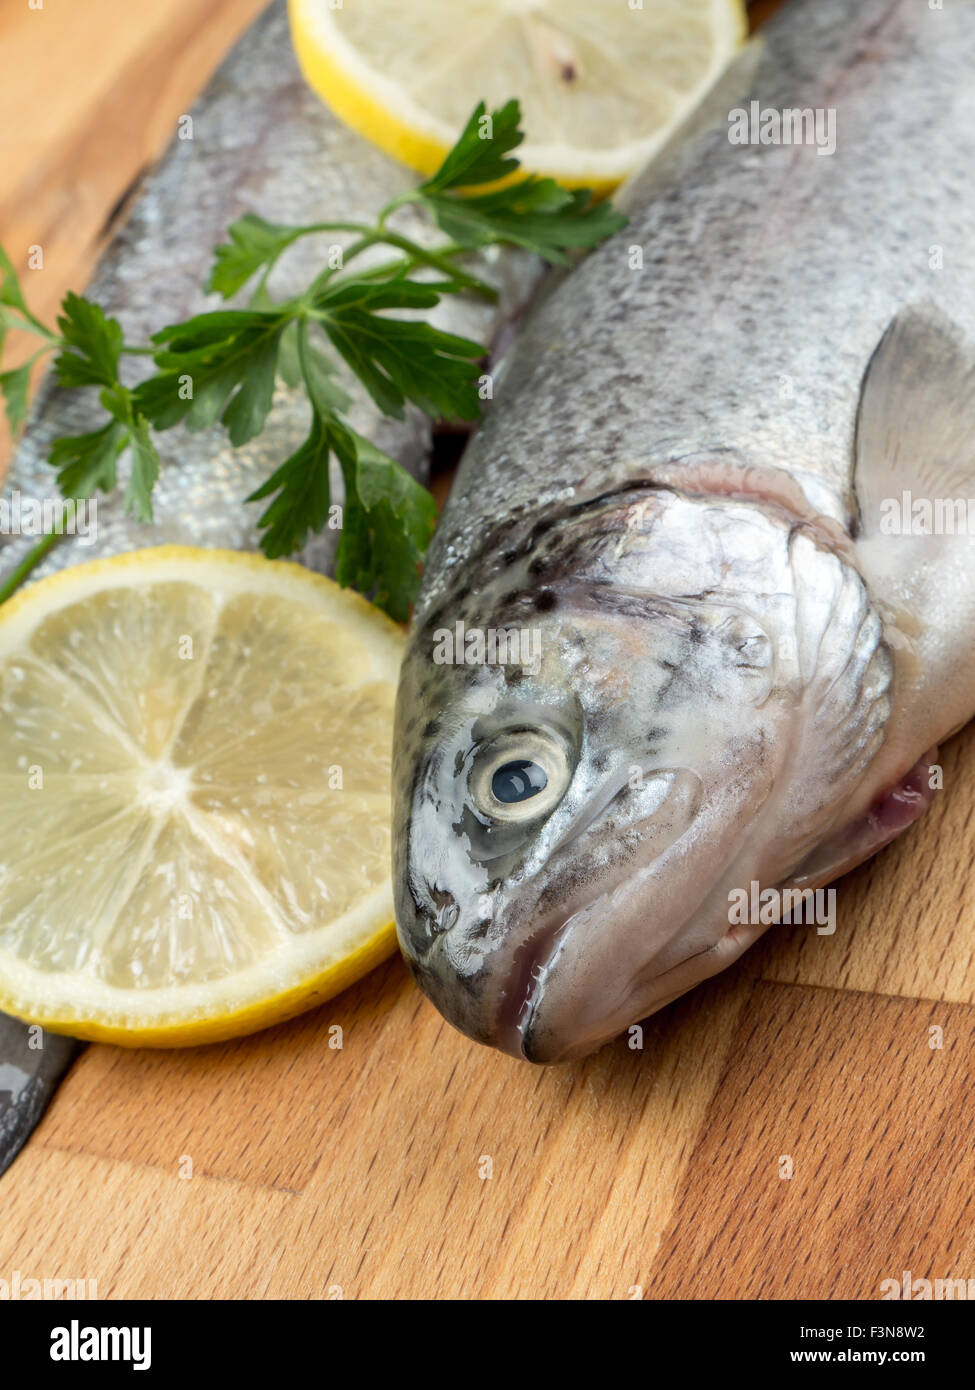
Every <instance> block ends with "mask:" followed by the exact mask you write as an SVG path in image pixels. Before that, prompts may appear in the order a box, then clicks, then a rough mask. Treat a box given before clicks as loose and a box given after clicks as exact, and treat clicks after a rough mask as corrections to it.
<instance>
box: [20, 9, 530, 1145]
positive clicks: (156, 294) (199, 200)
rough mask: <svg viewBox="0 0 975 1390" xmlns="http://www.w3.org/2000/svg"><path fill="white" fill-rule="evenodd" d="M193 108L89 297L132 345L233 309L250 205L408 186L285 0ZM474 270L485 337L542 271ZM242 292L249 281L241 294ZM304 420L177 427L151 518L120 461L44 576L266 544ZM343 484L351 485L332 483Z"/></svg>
mask: <svg viewBox="0 0 975 1390" xmlns="http://www.w3.org/2000/svg"><path fill="white" fill-rule="evenodd" d="M473 100H474V99H473V98H472V104H473ZM192 118H193V138H192V139H191V140H179V139H176V140H174V141H173V144H172V146H171V148H170V150H169V152H168V153H167V154H166V156H165V157H164V159H163V160H162V162H161V163H160V165H159V167H158V168H157V169H156V170H154V171H153V172H152V173H151V174H150V175H149V176H148V178H147V179H146V181H145V184H144V187H143V189H142V191H141V192H140V194H139V197H138V200H137V202H135V204H134V206H133V208H132V211H131V214H130V215H129V217H128V219H127V221H126V222H125V225H124V226H123V227H122V228H121V230H120V231H119V233H118V234H117V236H116V237H115V239H114V240H113V242H112V245H111V246H110V247H109V249H108V251H107V252H106V254H105V256H104V257H103V259H102V261H101V263H100V265H99V267H98V269H97V271H96V274H95V276H94V278H93V280H92V282H91V284H90V286H89V287H88V289H87V290H86V293H87V294H88V295H89V296H90V297H91V298H93V299H95V300H96V301H98V302H99V303H100V304H101V305H102V306H103V308H104V309H105V310H106V312H108V313H110V314H114V315H115V316H116V317H117V318H118V319H119V320H120V322H121V324H122V327H123V329H124V331H125V336H126V338H127V340H128V341H130V342H134V343H139V342H145V341H147V340H148V338H149V336H150V335H151V334H152V333H154V332H156V331H157V330H158V329H159V328H161V327H162V326H163V325H164V324H166V323H170V322H178V321H179V320H180V319H182V318H186V317H188V316H189V315H191V314H194V313H199V312H202V311H204V310H205V309H207V308H212V307H216V306H218V305H219V304H221V303H222V302H223V301H222V300H219V298H218V297H217V296H209V297H208V296H206V295H204V294H203V293H202V290H201V286H202V285H203V283H204V281H205V280H206V277H207V273H208V271H209V268H210V265H211V262H212V254H213V248H214V247H215V246H216V245H218V244H219V243H220V242H221V241H223V240H225V239H226V231H227V227H228V225H229V223H230V222H232V221H233V220H234V219H235V218H236V217H239V216H240V215H242V214H243V213H244V212H248V211H253V212H257V213H260V214H261V215H262V216H264V217H266V218H268V219H269V220H270V221H273V222H281V223H289V222H291V223H299V222H302V223H303V222H317V221H323V220H336V219H339V220H343V221H344V220H346V219H349V220H358V219H365V220H372V219H373V218H374V217H375V215H376V213H377V212H378V211H379V209H380V208H381V207H382V206H383V205H384V204H385V203H387V202H388V201H389V200H390V199H391V198H393V197H394V196H395V195H396V194H398V193H400V192H402V191H403V189H404V188H407V187H409V185H410V183H411V181H412V176H411V175H410V173H409V172H408V171H407V170H405V169H404V168H402V167H401V166H399V165H397V164H395V163H393V162H392V161H391V160H389V159H387V158H386V157H385V156H384V155H382V154H380V153H379V151H377V150H375V149H374V148H373V147H372V146H371V145H369V144H368V143H367V142H366V141H364V140H362V139H361V138H360V137H359V136H357V135H355V134H354V133H353V132H352V131H350V130H348V129H347V128H346V127H345V126H343V125H342V124H341V123H340V122H339V121H338V120H337V119H336V118H335V117H334V116H333V115H332V114H331V113H330V112H329V111H328V110H326V109H325V108H324V107H323V106H322V105H321V103H320V102H319V100H318V98H317V97H316V96H315V95H314V93H312V92H311V91H310V90H309V89H308V88H307V87H306V85H305V83H304V81H303V79H302V77H301V74H300V73H299V71H298V67H297V64H296V62H295V59H294V55H293V53H292V50H291V42H290V36H289V33H288V23H287V15H286V12H285V7H284V5H283V4H277V5H275V6H273V7H272V9H271V10H270V11H269V12H268V13H266V14H265V15H264V16H263V17H262V18H261V19H260V20H259V21H258V22H257V23H256V24H255V25H254V26H253V27H252V28H251V29H250V30H249V31H248V33H247V34H246V35H245V36H244V37H243V39H242V40H241V41H240V42H239V44H238V45H237V46H236V48H235V49H234V51H233V52H232V54H231V55H230V56H229V57H228V59H227V60H226V62H225V63H224V64H223V66H222V67H221V68H220V70H219V71H218V72H217V73H216V75H215V76H214V78H213V80H212V82H211V83H210V85H209V87H208V88H207V90H206V92H205V94H204V95H203V97H202V98H201V100H200V101H199V102H198V104H197V105H196V106H195V107H194V109H193V112H192ZM397 225H398V226H399V227H401V228H402V230H403V231H404V232H406V233H407V235H412V236H414V237H415V238H416V239H417V240H420V241H423V240H429V241H431V242H432V241H435V240H436V238H437V234H436V232H435V231H434V230H433V229H432V228H431V227H430V225H429V224H428V222H426V221H425V220H424V219H423V218H422V215H421V214H419V213H415V212H412V211H411V210H409V209H404V211H403V213H402V214H398V215H397ZM332 240H335V241H340V240H342V238H338V237H336V238H330V237H309V238H307V239H305V240H304V241H302V242H301V243H300V244H299V245H298V246H297V247H296V248H295V249H294V250H292V251H291V252H289V253H288V255H287V257H286V258H283V259H282V261H281V263H280V266H279V267H278V268H277V269H276V271H275V274H274V275H273V276H272V278H271V281H270V286H269V288H270V290H271V293H272V294H274V295H277V296H280V297H286V296H288V295H290V294H295V293H299V292H300V291H301V290H303V289H304V288H305V287H306V286H307V284H308V283H309V282H310V280H311V279H312V278H313V277H314V275H315V274H316V272H317V271H318V270H319V269H320V268H321V266H322V265H323V264H325V260H324V256H325V252H326V250H327V246H328V244H329V243H330V241H332ZM387 254H388V253H387ZM363 260H364V261H365V258H363ZM472 268H473V269H475V271H476V273H478V274H479V275H481V276H482V278H484V279H487V280H488V281H490V282H491V283H492V284H493V285H494V286H495V287H496V288H497V289H498V291H499V301H498V303H497V304H493V305H492V304H487V303H485V302H484V301H478V300H474V299H471V298H469V297H461V296H452V297H450V298H449V299H446V300H444V301H443V302H442V303H441V304H440V305H439V306H438V307H437V308H436V309H435V310H434V311H433V312H432V313H431V315H430V317H431V319H432V320H433V321H434V322H436V323H437V324H438V325H439V326H440V327H442V328H444V329H445V330H447V331H448V332H453V333H458V334H461V335H463V336H466V337H470V338H473V339H475V340H476V341H480V342H485V343H490V342H491V341H492V339H493V338H494V337H495V334H496V333H497V332H498V331H500V330H501V329H503V328H506V327H507V326H508V325H509V324H510V323H511V322H512V321H513V320H516V319H517V316H518V314H519V313H520V311H521V308H522V306H523V305H524V303H525V302H527V300H528V298H529V297H530V295H531V293H532V291H533V289H534V288H535V286H536V284H537V283H538V280H539V277H540V275H541V273H542V270H543V267H542V263H541V262H540V261H538V260H537V259H536V258H535V257H533V256H530V255H528V254H527V253H522V252H508V251H505V252H503V253H498V252H496V251H492V252H491V253H486V254H485V255H484V256H481V257H479V258H478V263H477V265H476V266H474V267H472ZM28 291H29V286H28ZM248 292H249V287H245V290H244V292H243V295H242V296H241V298H242V299H246V296H247V293H248ZM339 380H340V381H341V382H342V384H343V386H344V387H345V389H346V390H347V391H348V393H349V394H350V395H351V396H352V399H353V404H352V407H351V409H350V412H349V419H350V421H351V423H352V425H353V426H354V428H356V429H357V430H358V431H359V432H360V433H362V434H364V435H366V436H367V437H368V438H370V439H372V440H373V441H374V442H375V443H376V444H378V445H379V446H380V447H381V448H383V449H385V450H386V451H387V452H388V453H389V454H391V455H392V456H393V457H394V458H396V459H397V460H398V461H399V462H400V463H401V464H403V466H404V467H405V468H407V469H408V470H409V471H410V472H411V473H412V474H413V475H414V476H415V477H418V478H419V479H420V480H421V481H424V482H425V481H426V480H427V476H428V471H429V451H430V446H431V434H432V426H431V423H430V421H429V420H427V419H426V418H425V417H424V416H422V415H421V414H420V412H419V411H416V410H414V409H412V408H408V413H407V417H406V419H405V420H403V421H397V420H391V419H388V418H386V417H384V416H382V415H381V414H380V413H379V411H378V410H377V408H376V407H375V406H374V405H373V404H372V402H371V401H370V400H369V398H368V397H367V396H366V394H365V392H364V391H363V390H362V389H361V387H360V386H359V383H358V382H357V381H356V380H354V379H353V378H352V377H351V374H349V373H344V374H340V377H339ZM96 396H97V393H96V392H70V391H61V390H59V389H58V388H57V387H56V386H55V385H54V384H53V382H52V381H51V380H50V379H49V380H48V382H47V383H46V384H45V385H44V386H43V387H42V389H41V391H40V393H39V396H38V399H37V401H36V402H35V405H34V407H33V410H32V413H31V416H30V419H29V421H28V424H27V428H26V430H25V433H24V437H23V439H22V441H21V443H20V445H19V447H18V450H17V453H16V456H15V458H14V460H13V463H12V465H11V469H10V473H9V475H8V477H7V479H6V482H5V491H6V493H7V495H8V497H9V496H11V495H12V494H13V493H15V492H19V493H20V494H21V497H22V498H24V499H40V500H43V499H45V498H52V499H53V498H55V497H57V495H58V494H57V487H56V481H55V474H54V470H53V469H52V468H51V467H50V466H49V465H48V463H47V458H48V455H49V452H50V446H51V444H52V442H53V440H55V439H56V438H58V437H59V436H60V435H64V434H76V433H81V432H82V431H85V430H90V429H93V428H96V427H97V425H98V424H100V423H101V416H102V412H101V411H100V408H99V406H98V404H97V400H96ZM308 425H309V407H308V403H307V399H306V397H305V395H304V393H303V392H301V391H298V390H289V389H287V388H286V387H284V386H281V385H279V386H278V388H277V393H276V396H275V405H274V410H273V412H272V414H271V416H270V418H269V420H268V425H267V428H266V429H265V431H264V433H263V434H261V435H260V436H259V437H258V438H257V439H254V440H252V441H251V442H250V443H249V444H247V445H246V446H244V447H243V448H240V449H233V448H231V446H230V444H229V443H228V441H227V437H226V434H225V432H224V431H222V430H220V429H212V430H206V431H203V432H201V433H196V434H194V433H190V432H189V431H188V430H186V429H183V428H182V427H177V428H175V429H173V430H170V431H168V432H166V433H164V434H161V435H159V436H157V443H158V445H159V452H160V458H161V471H160V477H159V481H158V484H157V486H156V490H155V495H154V509H155V517H156V522H155V525H153V526H146V525H140V524H139V523H137V522H136V521H134V520H133V519H132V518H131V517H130V516H127V515H126V513H125V508H124V505H123V498H122V491H123V490H124V480H125V469H126V464H125V461H124V460H123V461H122V464H121V465H120V475H121V476H122V481H123V487H122V489H120V490H119V492H117V493H115V494H113V495H112V496H111V497H108V498H105V497H102V498H99V499H98V510H97V532H96V533H95V534H94V536H93V539H92V541H91V543H87V542H86V539H85V538H84V537H83V536H69V537H66V538H65V539H64V540H63V541H62V542H60V543H59V544H58V545H57V546H56V547H55V549H54V551H53V552H52V553H51V555H50V556H49V557H48V558H47V559H46V560H45V562H44V563H43V565H41V566H39V567H38V568H37V569H36V570H35V571H34V576H33V577H36V578H41V577H43V576H44V575H46V574H49V573H52V572H53V571H56V570H60V569H64V568H66V567H67V566H69V565H75V564H81V563H84V562H85V561H87V560H92V559H95V558H100V557H102V556H105V555H113V554H117V553H120V552H123V551H128V550H133V549H136V548H138V547H141V546H148V545H163V544H180V545H198V546H221V547H228V548H231V549H243V550H256V549H257V548H258V545H259V543H260V532H259V531H258V529H257V524H256V523H257V519H258V517H259V515H260V513H261V509H262V506H263V505H266V504H260V503H257V504H254V503H251V504H248V503H246V501H245V499H246V498H247V496H248V495H249V494H250V493H251V492H252V491H254V489H255V488H257V487H258V486H259V485H260V484H261V483H262V482H264V481H265V479H266V478H267V477H268V476H269V475H270V474H271V473H272V472H273V470H274V469H275V468H276V467H277V466H278V465H279V464H280V463H282V462H283V460H284V459H285V458H286V457H287V456H288V455H289V454H290V453H292V452H293V450H294V449H295V448H296V447H297V446H298V445H299V444H300V443H301V441H302V440H303V439H304V438H305V437H306V435H307V433H308ZM335 482H336V486H337V487H340V480H339V479H338V478H336V479H335ZM337 495H340V494H337ZM337 537H338V533H337V532H335V531H325V532H323V533H322V534H321V535H320V536H317V537H314V538H312V540H311V541H310V543H309V544H308V546H307V547H306V548H305V550H304V551H303V552H302V554H301V555H300V556H299V557H296V558H298V559H300V560H301V562H302V563H304V564H306V565H309V566H310V567H311V568H313V569H316V570H319V571H323V572H326V573H327V572H329V571H330V569H331V568H332V564H333V561H334V552H335V544H336V541H337ZM36 540H37V538H36V537H34V536H16V537H0V576H2V575H4V574H7V573H9V572H10V571H11V570H12V569H13V568H14V566H15V565H16V564H17V563H19V561H20V560H21V559H22V558H23V556H24V555H26V553H27V552H28V551H29V550H30V549H31V548H32V547H33V546H34V545H35V544H36ZM27 1036H28V1033H27V1029H26V1027H25V1026H24V1025H23V1024H22V1023H20V1022H18V1021H17V1020H14V1019H7V1018H5V1017H3V1016H2V1015H0V1171H2V1170H3V1168H4V1166H6V1163H8V1162H10V1161H12V1159H13V1157H14V1155H15V1154H16V1152H17V1151H18V1150H19V1148H20V1146H21V1145H22V1144H23V1143H24V1141H25V1140H26V1138H27V1136H28V1135H29V1134H30V1131H31V1130H32V1128H33V1127H34V1125H35V1124H36V1123H37V1121H38V1119H39V1118H40V1115H41V1113H42V1112H43V1109H44V1107H45V1106H46V1104H47V1101H48V1099H49V1098H50V1096H51V1094H52V1093H53V1090H54V1087H55V1085H56V1083H57V1080H58V1078H59V1076H60V1074H61V1072H63V1071H64V1070H65V1069H66V1068H67V1066H68V1065H69V1063H70V1061H71V1059H72V1057H73V1055H74V1051H75V1045H74V1044H72V1043H68V1042H67V1041H66V1040H63V1039H50V1040H49V1042H48V1051H47V1052H45V1053H36V1052H30V1051H27V1050H26V1040H27ZM22 1055H23V1056H26V1057H27V1058H28V1059H30V1060H32V1061H33V1062H34V1063H36V1067H35V1068H34V1070H36V1072H37V1076H36V1078H34V1079H31V1080H30V1084H29V1085H28V1084H27V1080H26V1077H25V1081H24V1085H23V1086H21V1085H19V1083H18V1085H17V1086H16V1087H13V1085H11V1087H9V1088H8V1087H5V1084H4V1075H5V1073H4V1068H5V1067H9V1068H10V1069H11V1070H10V1071H9V1076H10V1077H11V1078H15V1077H17V1078H19V1077H20V1076H21V1075H22V1074H24V1067H23V1066H22V1064H21V1060H20V1059H21V1056H22ZM6 1092H9V1099H8V1096H7V1094H6Z"/></svg>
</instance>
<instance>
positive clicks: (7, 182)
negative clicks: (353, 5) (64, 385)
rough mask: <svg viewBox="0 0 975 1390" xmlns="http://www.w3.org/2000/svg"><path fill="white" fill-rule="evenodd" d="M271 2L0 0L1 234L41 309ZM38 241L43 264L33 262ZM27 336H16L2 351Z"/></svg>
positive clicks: (83, 264)
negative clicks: (35, 2) (36, 4)
mask: <svg viewBox="0 0 975 1390" xmlns="http://www.w3.org/2000/svg"><path fill="white" fill-rule="evenodd" d="M267 3H268V0H154V2H153V3H152V4H144V5H140V6H133V5H132V4H131V3H130V0H84V4H78V3H77V0H44V3H43V8H40V9H31V8H29V6H28V3H27V0H0V74H2V76H0V170H2V179H0V242H2V243H3V245H4V246H5V248H6V250H7V253H8V255H9V256H10V259H11V260H12V261H13V263H14V266H15V267H16V269H17V271H18V273H19V274H21V276H22V281H23V285H24V292H25V294H26V296H27V301H28V303H29V304H30V307H31V308H32V309H33V311H34V312H35V313H36V314H37V315H38V316H39V317H40V318H41V319H42V320H43V321H44V322H45V323H53V322H54V319H55V317H56V315H57V309H58V306H59V304H60V303H61V299H62V298H63V296H64V293H65V291H66V290H68V289H74V290H78V291H80V290H82V289H83V288H84V286H85V284H86V283H87V281H88V278H89V276H90V274H91V271H92V268H93V266H94V264H95V261H96V259H97V258H98V255H99V253H100V252H101V251H102V249H103V248H104V246H105V245H106V243H107V241H108V240H109V238H110V236H111V234H112V231H113V229H114V227H115V226H116V224H117V219H118V217H119V216H120V215H121V212H122V205H123V204H124V202H125V200H126V197H127V195H128V193H129V192H130V190H131V189H132V188H133V187H134V185H135V184H136V183H137V182H138V180H139V178H140V176H141V175H142V174H143V173H144V172H145V170H146V169H147V168H148V167H149V166H150V165H151V164H152V163H153V162H154V161H155V160H156V159H157V158H158V157H159V155H160V154H161V153H162V151H163V150H164V149H165V148H166V146H167V145H168V144H169V142H170V140H171V139H172V137H173V134H174V132H175V130H176V124H177V121H178V120H179V117H180V116H181V115H183V114H184V113H185V112H186V111H187V109H188V108H189V106H190V105H191V104H192V102H193V100H194V98H195V97H196V95H197V93H198V92H199V91H200V89H201V88H202V87H203V86H204V84H205V83H206V81H207V79H208V78H209V77H210V75H211V73H212V72H213V70H214V68H216V66H217V64H218V63H219V62H220V60H221V59H222V58H223V56H224V54H225V53H226V51H227V49H228V47H229V46H230V44H231V43H232V42H233V40H234V39H235V38H237V36H238V35H239V34H241V33H242V32H243V31H244V29H245V28H246V27H247V25H248V24H249V23H250V21H251V20H252V19H253V18H254V16H255V15H257V14H258V13H259V12H260V11H261V10H262V9H263V8H264V7H265V5H266V4H267ZM35 246H36V247H40V248H41V252H42V255H43V266H42V267H40V268H37V269H29V268H28V250H29V248H30V247H35ZM32 346H35V347H36V343H33V344H32ZM30 350H32V347H31V346H30V345H29V344H28V342H22V343H20V344H18V343H16V342H15V341H14V340H13V339H11V342H10V344H9V346H8V353H9V357H8V358H7V359H5V365H9V366H12V365H15V364H16V363H17V362H18V361H23V360H24V359H25V358H26V357H27V355H28V352H29V351H30ZM5 430H6V421H5V420H2V421H0V473H2V470H3V469H4V467H5V466H6V463H7V461H8V458H9V438H8V436H7V435H6V434H5V433H2V432H3V431H5Z"/></svg>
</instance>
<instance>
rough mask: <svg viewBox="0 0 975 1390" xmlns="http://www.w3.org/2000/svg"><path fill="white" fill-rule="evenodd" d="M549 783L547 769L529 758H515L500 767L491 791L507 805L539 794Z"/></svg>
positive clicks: (492, 779) (493, 779) (492, 782)
mask: <svg viewBox="0 0 975 1390" xmlns="http://www.w3.org/2000/svg"><path fill="white" fill-rule="evenodd" d="M547 785H548V777H547V776H546V773H545V769H544V768H541V767H539V765H538V763H533V762H531V761H530V760H529V759H528V758H515V759H514V760H513V761H512V762H510V763H505V764H504V766H503V767H499V768H498V770H497V772H495V774H494V776H493V777H492V778H491V791H492V792H493V793H494V796H495V798H496V799H497V800H498V801H501V802H503V803H504V804H505V805H506V806H510V805H512V803H514V802H516V801H527V800H528V798H529V797H532V796H537V794H538V793H539V792H541V791H544V790H545V788H546V786H547Z"/></svg>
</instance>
